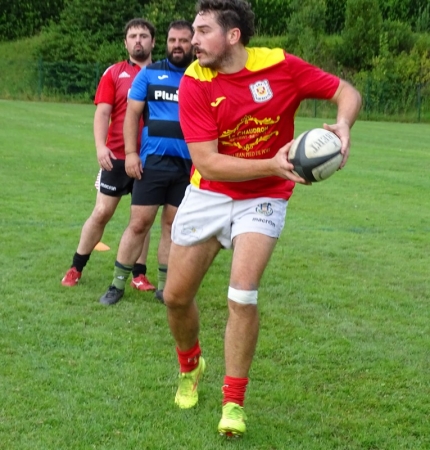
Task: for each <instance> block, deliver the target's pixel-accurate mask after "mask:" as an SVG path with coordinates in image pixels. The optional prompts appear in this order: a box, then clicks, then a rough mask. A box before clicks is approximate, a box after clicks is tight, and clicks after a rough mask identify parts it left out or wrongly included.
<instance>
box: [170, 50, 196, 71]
mask: <svg viewBox="0 0 430 450" xmlns="http://www.w3.org/2000/svg"><path fill="white" fill-rule="evenodd" d="M175 50H176V51H177V50H178V49H173V50H172V51H171V52H166V54H167V59H168V60H169V62H170V63H171V64H173V65H174V66H177V67H188V66H189V65H190V64H191V62H192V61H193V53H192V52H189V53H185V52H184V51H183V50H182V53H181V54H176V55H175V54H174V53H173V52H174V51H175Z"/></svg>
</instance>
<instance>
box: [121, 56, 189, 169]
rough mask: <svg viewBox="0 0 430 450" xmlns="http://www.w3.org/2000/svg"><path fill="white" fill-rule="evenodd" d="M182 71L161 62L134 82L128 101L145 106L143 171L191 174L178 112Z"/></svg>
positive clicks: (141, 154) (149, 67)
mask: <svg viewBox="0 0 430 450" xmlns="http://www.w3.org/2000/svg"><path fill="white" fill-rule="evenodd" d="M185 70H186V68H185V67H184V68H181V67H176V66H175V65H173V64H171V63H170V62H169V61H168V59H163V60H161V61H158V62H156V63H153V64H150V65H148V66H146V67H144V68H143V69H142V70H141V71H140V72H139V73H138V74H137V76H136V78H135V79H134V80H133V83H132V85H131V89H130V92H129V95H128V98H129V99H132V100H137V101H141V102H142V101H143V102H145V107H144V110H143V120H144V127H143V131H142V141H141V142H142V143H141V147H140V159H141V161H142V165H143V167H146V168H151V169H158V170H170V171H176V170H178V169H183V170H186V171H187V172H189V171H190V168H191V158H190V153H189V151H188V147H187V144H186V143H185V141H184V135H183V134H182V130H181V126H180V124H179V109H178V88H179V83H180V81H181V79H182V77H183V75H184V73H185Z"/></svg>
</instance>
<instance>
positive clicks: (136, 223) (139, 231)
mask: <svg viewBox="0 0 430 450" xmlns="http://www.w3.org/2000/svg"><path fill="white" fill-rule="evenodd" d="M151 225H152V222H151V223H149V222H148V221H146V220H143V219H142V218H140V219H135V218H131V220H130V223H129V224H128V228H129V229H130V230H131V231H132V233H133V234H135V235H146V234H148V233H149V230H150V229H151Z"/></svg>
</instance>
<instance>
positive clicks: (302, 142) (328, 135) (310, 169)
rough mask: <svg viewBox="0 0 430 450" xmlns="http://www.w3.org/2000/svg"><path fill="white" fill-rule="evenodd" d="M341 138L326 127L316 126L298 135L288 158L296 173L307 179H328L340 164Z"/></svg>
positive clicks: (314, 180) (312, 180) (313, 180)
mask: <svg viewBox="0 0 430 450" xmlns="http://www.w3.org/2000/svg"><path fill="white" fill-rule="evenodd" d="M341 147H342V144H341V142H340V139H339V138H338V137H337V136H336V135H335V134H334V133H332V132H331V131H328V130H325V129H324V128H314V129H313V130H308V131H305V132H304V133H302V134H301V135H300V136H298V137H297V138H296V139H295V140H294V142H293V144H292V145H291V149H290V151H289V153H288V160H289V162H290V163H291V164H292V165H293V166H294V171H293V172H294V173H295V174H296V175H298V176H300V177H302V178H304V179H305V180H307V181H311V182H316V181H323V180H326V179H327V178H328V177H330V176H331V175H333V174H334V173H335V172H336V171H337V170H338V169H339V166H340V163H341V162H342V158H343V156H342V155H341V153H340V149H341Z"/></svg>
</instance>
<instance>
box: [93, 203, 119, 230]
mask: <svg viewBox="0 0 430 450" xmlns="http://www.w3.org/2000/svg"><path fill="white" fill-rule="evenodd" d="M114 212H115V210H112V209H111V208H106V207H105V206H102V205H98V206H96V207H95V208H94V210H93V212H92V214H91V217H92V220H93V221H94V222H96V223H98V224H100V225H106V224H107V223H108V222H109V220H110V219H111V218H112V216H113V213H114Z"/></svg>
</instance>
